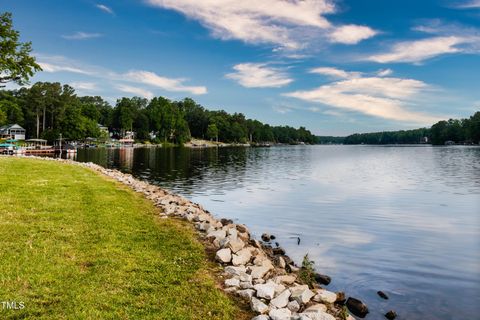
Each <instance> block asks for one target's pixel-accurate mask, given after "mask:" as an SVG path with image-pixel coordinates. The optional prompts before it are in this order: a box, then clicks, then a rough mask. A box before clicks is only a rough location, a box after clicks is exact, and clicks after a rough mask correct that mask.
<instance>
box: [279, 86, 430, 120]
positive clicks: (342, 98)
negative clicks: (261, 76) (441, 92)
mask: <svg viewBox="0 0 480 320" xmlns="http://www.w3.org/2000/svg"><path fill="white" fill-rule="evenodd" d="M428 88H429V86H428V85H427V84H426V83H424V82H422V81H418V80H413V79H400V78H379V77H365V78H355V79H348V80H342V81H337V82H333V83H330V84H327V85H323V86H320V87H318V88H316V89H312V90H305V91H295V92H290V93H286V94H284V95H285V96H288V97H293V98H297V99H301V100H304V101H309V102H317V103H321V104H324V105H327V106H330V107H335V108H339V109H344V110H350V111H356V112H360V113H363V114H366V115H370V116H375V117H380V118H384V119H391V120H396V121H406V122H410V123H416V124H431V123H433V122H435V121H437V120H438V119H439V118H438V117H435V116H431V115H428V114H425V113H421V112H416V111H411V110H410V109H411V108H412V106H414V105H415V100H416V99H417V97H418V96H419V95H420V94H421V93H422V91H424V90H425V89H428Z"/></svg>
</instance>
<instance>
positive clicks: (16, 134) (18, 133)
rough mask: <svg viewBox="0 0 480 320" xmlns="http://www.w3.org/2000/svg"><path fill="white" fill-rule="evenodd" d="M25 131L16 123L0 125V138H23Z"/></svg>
mask: <svg viewBox="0 0 480 320" xmlns="http://www.w3.org/2000/svg"><path fill="white" fill-rule="evenodd" d="M25 132H26V131H25V129H23V128H22V127H21V126H19V125H18V124H7V125H5V126H2V127H0V139H13V140H25Z"/></svg>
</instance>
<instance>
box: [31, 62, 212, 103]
mask: <svg viewBox="0 0 480 320" xmlns="http://www.w3.org/2000/svg"><path fill="white" fill-rule="evenodd" d="M36 56H37V59H38V61H39V62H38V63H39V64H40V66H41V67H42V69H43V71H45V72H71V73H78V74H83V75H88V76H91V77H95V78H99V79H103V80H107V81H110V82H113V83H118V82H122V83H123V82H130V83H136V84H142V85H148V86H152V87H156V88H161V89H163V90H166V91H172V92H189V93H192V94H205V93H207V88H206V87H205V86H187V85H185V84H184V83H185V81H186V79H175V78H168V77H164V76H160V75H157V74H156V73H154V72H151V71H143V70H133V71H129V72H127V73H124V74H121V73H117V72H114V71H111V70H108V69H106V68H102V67H98V66H88V65H85V64H82V63H80V62H78V61H75V60H71V59H67V58H65V57H62V56H45V55H36Z"/></svg>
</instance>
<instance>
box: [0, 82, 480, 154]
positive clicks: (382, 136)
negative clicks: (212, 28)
mask: <svg viewBox="0 0 480 320" xmlns="http://www.w3.org/2000/svg"><path fill="white" fill-rule="evenodd" d="M13 123H17V124H19V125H20V126H22V127H23V128H25V129H26V132H27V138H43V139H46V140H48V141H54V140H55V139H58V137H59V136H60V134H62V137H63V138H65V139H67V140H84V139H86V138H88V137H90V138H97V139H99V140H102V139H104V140H106V139H108V138H109V136H108V134H106V132H105V131H104V130H101V129H100V127H107V128H108V130H109V132H111V133H112V136H113V137H114V138H122V137H124V136H125V135H126V133H127V132H130V133H134V136H135V139H136V140H137V141H140V142H146V141H149V142H153V143H164V144H165V143H172V144H177V145H181V144H183V143H185V142H187V141H189V140H190V139H191V138H199V139H210V140H216V141H222V142H228V143H247V142H250V143H285V144H298V143H306V144H325V143H335V144H417V143H431V144H435V145H443V144H445V143H455V144H457V143H461V144H478V143H479V142H480V112H476V113H475V114H474V115H472V116H471V117H470V118H468V119H461V120H454V119H450V120H448V121H439V122H437V123H436V124H434V125H433V126H432V127H431V128H421V129H414V130H401V131H387V132H374V133H361V134H358V133H357V134H353V135H349V136H347V137H323V136H315V135H313V134H312V133H311V132H310V131H309V130H307V129H306V128H305V127H300V128H298V129H296V128H293V127H290V126H271V125H269V124H264V123H262V122H260V121H258V120H252V119H247V118H246V117H245V115H243V114H242V113H234V114H229V113H227V112H226V111H224V110H215V111H211V110H207V109H206V108H204V107H203V106H201V105H199V104H198V103H196V102H195V101H194V100H193V99H191V98H185V99H184V100H182V101H171V100H169V99H167V98H164V97H155V98H153V99H151V100H148V99H145V98H139V97H133V98H126V97H123V98H120V99H118V100H117V102H116V105H115V106H113V107H112V106H111V105H110V104H109V103H108V102H107V101H105V100H104V99H103V98H101V97H99V96H83V97H78V96H77V95H76V94H75V90H74V89H73V88H72V87H70V86H69V85H62V84H60V83H58V82H55V83H50V82H37V83H35V84H34V85H33V86H32V87H30V88H21V89H19V90H10V91H9V90H1V91H0V126H1V125H5V124H13Z"/></svg>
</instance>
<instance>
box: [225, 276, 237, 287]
mask: <svg viewBox="0 0 480 320" xmlns="http://www.w3.org/2000/svg"><path fill="white" fill-rule="evenodd" d="M225 286H227V287H238V286H240V280H238V279H237V278H232V279H227V280H225Z"/></svg>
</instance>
